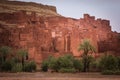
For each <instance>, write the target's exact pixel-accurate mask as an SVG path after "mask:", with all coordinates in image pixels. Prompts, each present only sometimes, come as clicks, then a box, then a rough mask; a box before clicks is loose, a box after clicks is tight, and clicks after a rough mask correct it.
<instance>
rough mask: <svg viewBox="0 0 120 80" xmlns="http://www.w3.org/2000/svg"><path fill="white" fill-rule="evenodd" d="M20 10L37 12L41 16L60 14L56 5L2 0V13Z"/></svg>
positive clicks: (0, 10)
mask: <svg viewBox="0 0 120 80" xmlns="http://www.w3.org/2000/svg"><path fill="white" fill-rule="evenodd" d="M20 10H23V11H26V12H27V14H30V12H36V14H37V15H39V16H60V15H59V14H57V11H56V7H54V6H48V5H43V4H40V3H39V4H38V3H34V2H20V1H19V2H18V1H8V0H0V13H3V12H5V13H12V12H17V11H20Z"/></svg>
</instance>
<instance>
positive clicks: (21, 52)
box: [17, 49, 28, 67]
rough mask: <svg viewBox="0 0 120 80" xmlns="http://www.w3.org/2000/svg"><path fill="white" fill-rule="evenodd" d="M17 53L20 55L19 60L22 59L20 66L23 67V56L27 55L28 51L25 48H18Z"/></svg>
mask: <svg viewBox="0 0 120 80" xmlns="http://www.w3.org/2000/svg"><path fill="white" fill-rule="evenodd" d="M17 53H18V55H19V56H20V58H21V61H22V66H23V67H24V64H25V57H26V56H28V52H27V51H26V50H24V49H20V50H18V52H17Z"/></svg>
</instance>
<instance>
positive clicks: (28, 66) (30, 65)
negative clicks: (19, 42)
mask: <svg viewBox="0 0 120 80" xmlns="http://www.w3.org/2000/svg"><path fill="white" fill-rule="evenodd" d="M35 70H36V63H35V62H34V61H30V62H26V63H25V66H24V71H25V72H32V71H35Z"/></svg>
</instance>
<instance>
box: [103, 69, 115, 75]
mask: <svg viewBox="0 0 120 80" xmlns="http://www.w3.org/2000/svg"><path fill="white" fill-rule="evenodd" d="M102 74H103V75H112V74H115V72H114V71H112V70H104V71H102Z"/></svg>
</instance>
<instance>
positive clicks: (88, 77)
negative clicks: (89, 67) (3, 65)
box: [0, 72, 120, 80]
mask: <svg viewBox="0 0 120 80" xmlns="http://www.w3.org/2000/svg"><path fill="white" fill-rule="evenodd" d="M0 80H120V75H101V74H100V73H44V72H35V73H0Z"/></svg>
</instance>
